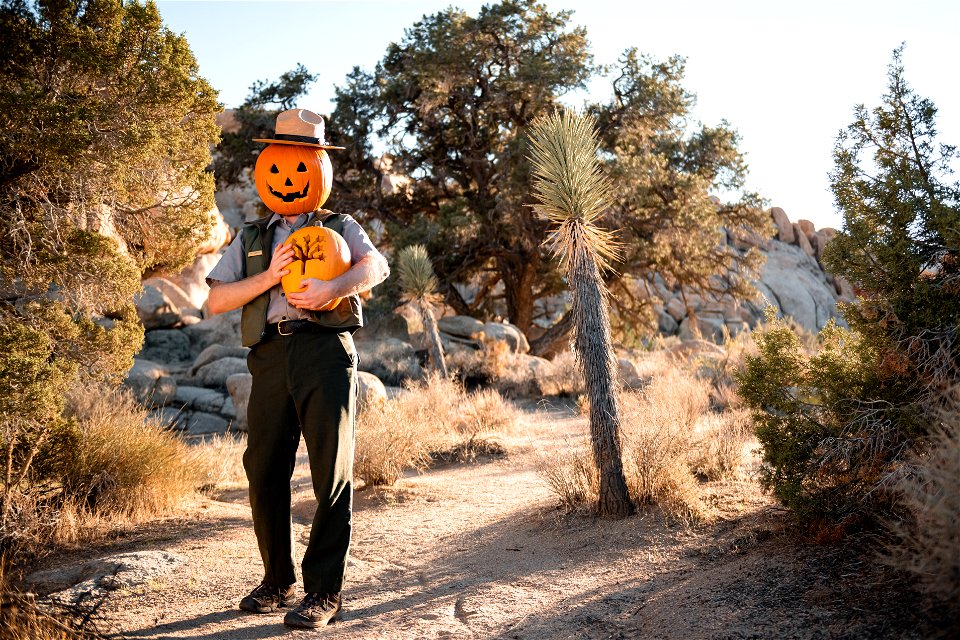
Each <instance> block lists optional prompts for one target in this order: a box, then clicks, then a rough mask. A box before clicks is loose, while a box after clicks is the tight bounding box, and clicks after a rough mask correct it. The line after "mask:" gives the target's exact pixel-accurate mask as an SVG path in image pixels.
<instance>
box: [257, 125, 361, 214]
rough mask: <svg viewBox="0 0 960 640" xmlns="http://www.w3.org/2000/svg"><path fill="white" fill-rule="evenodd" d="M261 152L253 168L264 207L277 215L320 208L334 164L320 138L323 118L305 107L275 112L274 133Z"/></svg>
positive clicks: (326, 195)
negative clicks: (331, 162) (275, 129)
mask: <svg viewBox="0 0 960 640" xmlns="http://www.w3.org/2000/svg"><path fill="white" fill-rule="evenodd" d="M254 142H269V143H270V144H268V145H267V147H266V148H265V149H264V150H263V151H261V152H260V155H259V157H257V164H256V166H255V167H254V169H253V177H254V182H255V183H256V185H257V193H258V194H260V199H261V200H263V203H264V204H265V205H267V208H268V209H270V210H271V211H273V212H274V213H279V214H280V215H284V216H290V215H300V214H301V213H310V212H311V211H316V210H317V209H319V208H320V207H321V206H322V205H323V203H324V202H326V201H327V198H328V197H329V196H330V187H331V185H332V183H333V166H332V165H331V164H330V158H329V156H327V152H326V149H343V147H334V146H331V145H328V144H327V143H326V142H324V139H323V118H321V117H320V116H318V115H317V114H315V113H313V112H312V111H307V110H306V109H288V110H287V111H283V112H281V113H280V115H278V116H277V133H276V134H275V136H274V137H273V138H271V139H255V140H254Z"/></svg>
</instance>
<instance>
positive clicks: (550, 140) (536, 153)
mask: <svg viewBox="0 0 960 640" xmlns="http://www.w3.org/2000/svg"><path fill="white" fill-rule="evenodd" d="M530 149H531V151H530V160H531V164H532V165H533V176H534V179H533V187H534V195H535V197H536V199H537V202H538V203H539V204H537V205H535V207H534V208H535V209H536V211H537V212H538V213H540V214H541V215H543V216H544V217H545V218H546V219H547V220H548V221H549V222H550V224H551V225H552V227H551V230H550V231H549V233H548V235H547V240H546V243H547V246H548V247H549V249H550V251H551V252H552V253H553V254H554V255H555V256H557V257H558V258H559V261H560V268H561V270H562V271H563V273H564V274H565V275H566V277H567V280H568V281H569V283H570V290H571V291H572V293H573V306H572V309H571V314H572V317H573V326H574V342H573V344H574V350H575V352H576V356H577V365H578V367H579V369H580V371H581V373H582V374H583V379H584V382H585V384H586V387H587V396H588V397H589V399H590V438H591V442H592V444H593V457H594V461H595V462H596V465H597V469H598V472H599V474H600V497H599V503H598V512H599V513H600V515H603V516H611V517H624V516H627V515H630V514H631V513H632V512H633V504H632V503H631V502H630V495H629V493H628V491H627V483H626V480H625V478H624V475H623V460H622V442H621V435H620V432H621V411H620V407H619V402H618V399H617V393H618V392H619V388H618V387H619V380H618V376H617V372H618V369H617V358H616V354H615V353H614V350H613V341H612V338H611V334H610V319H609V315H608V312H607V301H606V287H605V286H604V283H603V278H602V276H601V274H602V272H603V271H604V270H607V269H609V266H610V263H611V262H612V261H613V260H616V259H617V256H618V255H619V247H618V246H617V244H616V242H615V240H614V236H613V234H612V233H611V232H609V231H607V230H605V229H603V228H601V227H600V226H598V224H597V222H598V220H599V218H600V216H601V215H602V214H603V212H604V211H605V210H606V208H607V207H608V206H609V205H610V196H611V191H612V189H611V185H610V182H609V181H608V180H607V179H606V178H605V176H604V175H603V172H602V170H601V167H600V163H599V161H598V160H597V152H598V150H599V145H598V140H597V135H596V133H595V130H594V121H593V119H592V118H591V117H589V116H583V115H576V114H575V113H573V112H572V111H556V112H554V113H553V114H551V115H546V116H544V117H541V118H539V119H537V120H535V121H534V123H533V127H532V133H531V137H530Z"/></svg>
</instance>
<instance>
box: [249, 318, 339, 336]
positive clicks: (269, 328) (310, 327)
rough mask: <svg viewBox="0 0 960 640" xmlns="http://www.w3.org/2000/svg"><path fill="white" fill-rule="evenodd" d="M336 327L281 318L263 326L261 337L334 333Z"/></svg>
mask: <svg viewBox="0 0 960 640" xmlns="http://www.w3.org/2000/svg"><path fill="white" fill-rule="evenodd" d="M336 332H337V329H334V328H332V327H324V326H323V325H319V324H317V323H316V322H310V321H309V320H281V321H280V322H273V323H270V324H267V325H265V326H264V327H263V337H264V338H267V337H270V336H289V335H293V334H294V333H336Z"/></svg>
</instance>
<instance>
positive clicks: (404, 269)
mask: <svg viewBox="0 0 960 640" xmlns="http://www.w3.org/2000/svg"><path fill="white" fill-rule="evenodd" d="M397 280H398V284H399V285H400V289H401V290H402V291H403V294H404V297H406V298H409V299H410V300H430V298H431V297H432V295H433V294H434V293H435V292H436V290H437V276H436V274H434V272H433V264H432V263H431V262H430V256H429V255H427V249H426V247H424V246H423V245H422V244H415V245H413V246H410V247H404V248H403V249H401V250H400V253H399V254H398V255H397Z"/></svg>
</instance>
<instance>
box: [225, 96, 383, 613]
mask: <svg viewBox="0 0 960 640" xmlns="http://www.w3.org/2000/svg"><path fill="white" fill-rule="evenodd" d="M258 142H268V143H269V146H268V147H267V149H271V148H272V151H271V153H270V154H267V153H266V149H265V150H264V151H263V152H261V154H260V156H259V158H258V160H257V165H256V168H255V170H254V174H255V177H256V182H257V192H258V193H259V195H260V197H261V199H263V201H264V203H265V204H266V205H267V207H268V208H269V209H271V211H273V212H274V213H273V215H271V216H268V217H266V218H261V219H260V220H257V221H255V222H252V223H247V224H246V225H244V228H243V229H242V230H241V232H240V233H239V234H238V235H237V237H236V238H235V239H234V241H233V242H232V243H231V244H230V246H229V247H228V248H227V251H226V252H225V253H224V255H223V257H222V258H221V260H220V262H219V263H218V264H217V265H216V266H215V267H214V269H213V270H212V271H211V272H210V273H209V275H208V276H207V282H208V284H210V287H211V289H210V295H209V298H208V303H207V304H208V307H209V309H210V311H211V313H223V312H225V311H230V310H232V309H236V308H238V307H243V312H242V316H241V334H242V341H243V344H244V345H245V346H249V347H250V348H251V350H250V354H249V355H248V357H247V364H248V367H249V368H250V372H251V373H252V374H253V386H252V389H251V392H250V401H249V406H248V410H247V414H248V420H247V422H248V440H247V449H246V451H245V452H244V455H243V464H244V469H245V470H246V473H247V479H248V481H249V485H250V506H251V509H252V512H253V525H254V531H255V532H256V536H257V543H258V546H259V548H260V555H261V557H262V559H263V565H264V578H263V581H262V582H261V584H260V585H259V586H257V587H256V588H255V589H254V590H253V591H252V592H251V593H250V594H249V595H247V596H246V597H245V598H243V600H242V601H241V602H240V608H241V609H244V610H246V611H251V612H255V613H269V612H272V611H275V610H277V609H278V608H280V607H284V606H289V605H292V604H293V603H294V602H295V597H294V596H295V592H296V590H295V586H296V585H295V583H296V576H295V573H294V558H293V537H292V525H291V517H290V501H291V492H290V478H291V476H292V474H293V468H294V464H295V460H296V452H297V447H298V445H299V442H300V436H301V433H302V435H303V438H304V441H305V442H306V446H307V453H308V455H309V461H310V475H311V478H312V481H313V490H314V494H315V495H316V498H317V502H318V507H317V512H316V515H315V516H314V520H313V524H312V527H311V530H310V540H309V543H308V545H307V550H306V553H305V554H304V557H303V562H302V564H301V568H302V571H303V586H304V591H305V592H306V595H305V597H304V598H303V600H302V601H301V602H300V604H299V606H297V608H296V609H294V610H292V611H289V612H288V613H287V614H286V616H285V618H284V623H285V624H287V625H289V626H294V627H304V628H315V627H320V626H323V625H326V624H328V623H329V622H332V621H333V620H335V619H336V616H337V614H338V612H339V611H340V609H341V607H342V596H341V591H342V588H343V579H344V571H345V568H346V559H347V552H348V550H349V546H350V535H351V526H352V522H351V508H352V499H353V486H352V474H353V444H354V416H355V411H356V396H357V373H356V371H357V363H358V362H357V355H356V349H355V347H354V344H353V337H352V332H353V331H355V330H356V329H357V328H359V327H360V326H361V325H362V323H363V320H362V315H361V311H360V300H359V296H358V294H359V293H360V292H362V291H366V290H368V289H371V288H372V287H374V286H375V285H377V284H379V283H380V282H382V281H383V280H385V279H386V277H387V276H388V275H389V272H390V270H389V267H388V265H387V262H386V260H385V259H384V257H383V256H382V255H381V254H380V253H379V252H378V251H377V249H376V248H375V247H374V246H373V244H372V243H371V242H370V239H369V238H368V237H367V234H366V233H364V231H363V229H362V228H361V227H360V225H359V224H357V222H356V221H355V220H354V219H353V218H352V217H350V216H348V215H343V214H335V213H332V212H330V211H326V210H324V209H320V208H319V207H320V205H322V204H323V201H324V200H326V195H327V194H328V193H329V183H330V181H331V180H332V175H331V171H332V170H331V169H330V164H329V159H328V158H327V155H326V150H327V149H342V147H332V146H330V145H327V144H326V143H325V142H324V132H323V119H322V118H321V117H320V116H318V115H317V114H315V113H312V112H310V111H306V110H303V109H291V110H289V111H284V112H283V113H281V114H280V115H279V116H278V117H277V128H276V135H275V138H274V139H270V140H258ZM275 145H290V146H293V147H301V149H289V148H283V149H277V148H276V147H275ZM302 147H306V148H307V149H306V150H304V149H302ZM307 151H309V153H307ZM288 152H289V153H290V154H296V155H295V157H296V158H297V159H299V162H296V163H292V164H291V167H289V168H287V167H281V166H278V165H284V164H288V163H284V162H281V161H279V160H275V159H267V157H268V156H270V158H274V157H277V154H278V153H279V154H283V153H288ZM291 157H293V156H291ZM285 172H289V175H287V174H286V173H285ZM294 172H299V173H294ZM299 174H302V175H299ZM295 183H296V184H295ZM318 193H319V194H321V195H320V196H319V197H318V195H317V194H318ZM298 203H302V204H298ZM307 225H314V226H320V225H322V226H326V227H329V228H332V229H333V230H335V231H337V232H338V233H340V235H341V236H343V238H344V240H346V243H347V246H348V247H349V249H350V256H351V265H350V267H349V269H348V270H347V271H346V272H345V273H343V274H342V275H341V276H339V277H336V278H334V279H332V280H329V281H323V280H317V279H313V278H310V279H305V280H304V281H303V288H302V290H301V291H299V292H291V293H290V294H289V295H286V294H285V293H284V291H283V289H282V287H281V286H280V280H281V278H282V277H283V276H284V275H286V274H287V273H288V272H289V271H290V269H289V267H290V264H291V262H293V260H294V251H293V247H292V245H284V241H285V240H286V239H287V238H288V237H289V236H290V234H291V233H292V232H294V231H295V230H296V229H299V228H301V227H304V226H307ZM337 298H343V299H342V300H341V302H340V304H339V305H337V306H336V307H335V308H333V309H331V310H329V311H316V310H318V309H320V308H321V307H323V306H324V305H326V304H327V303H329V302H330V301H332V300H335V299H337Z"/></svg>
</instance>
